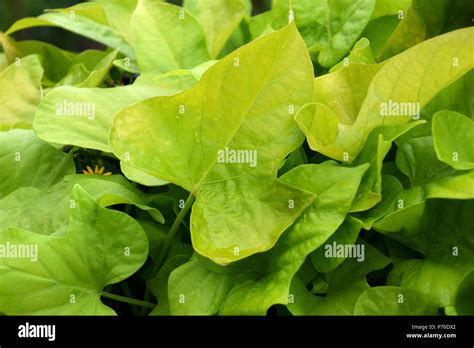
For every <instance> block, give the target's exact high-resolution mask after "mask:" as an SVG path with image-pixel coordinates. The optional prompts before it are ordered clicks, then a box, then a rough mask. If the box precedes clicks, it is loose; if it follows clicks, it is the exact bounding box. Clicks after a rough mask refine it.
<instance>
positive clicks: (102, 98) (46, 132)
mask: <svg viewBox="0 0 474 348" xmlns="http://www.w3.org/2000/svg"><path fill="white" fill-rule="evenodd" d="M181 76H182V77H181ZM184 79H185V80H184ZM183 80H184V81H185V82H186V83H185V84H182V83H181V82H182V81H183ZM192 81H194V82H190V80H189V75H184V74H183V75H180V76H178V77H177V78H173V79H172V80H171V79H167V78H161V79H155V80H154V81H153V82H150V83H147V84H134V85H130V86H125V87H116V88H75V87H59V88H55V89H54V90H52V91H51V92H50V93H48V94H47V95H46V97H45V98H44V99H43V101H42V103H41V104H40V105H39V107H38V110H37V112H36V117H35V122H34V125H33V126H34V129H35V132H36V134H37V135H38V137H40V138H41V139H43V140H45V141H48V142H52V143H58V144H67V145H76V146H81V147H85V148H90V149H97V150H101V151H105V152H112V149H111V148H110V145H109V142H108V133H109V130H110V128H111V126H112V120H113V118H114V116H115V114H116V113H117V112H118V111H119V110H121V109H122V108H124V107H126V106H128V105H131V104H133V103H136V102H139V101H142V100H144V99H147V98H150V97H154V96H157V95H173V94H176V93H178V92H181V91H182V88H183V87H185V86H190V85H191V83H195V80H192ZM187 88H189V87H187Z"/></svg>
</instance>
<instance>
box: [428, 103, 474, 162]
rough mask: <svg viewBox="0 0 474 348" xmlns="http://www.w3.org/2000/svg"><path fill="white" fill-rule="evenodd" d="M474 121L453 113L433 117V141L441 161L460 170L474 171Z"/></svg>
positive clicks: (439, 113)
mask: <svg viewBox="0 0 474 348" xmlns="http://www.w3.org/2000/svg"><path fill="white" fill-rule="evenodd" d="M473 139H474V121H473V120H472V119H470V118H468V117H466V116H464V115H462V114H459V113H457V112H453V111H438V112H437V113H436V114H434V115H433V141H434V148H435V150H436V154H437V155H438V158H439V160H440V161H442V162H444V163H447V164H449V165H450V166H451V167H453V168H455V169H459V170H465V169H474V141H473Z"/></svg>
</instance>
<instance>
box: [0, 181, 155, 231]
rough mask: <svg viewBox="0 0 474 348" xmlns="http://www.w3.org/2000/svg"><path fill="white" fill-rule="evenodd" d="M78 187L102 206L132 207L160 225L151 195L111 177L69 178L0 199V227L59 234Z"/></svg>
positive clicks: (25, 188)
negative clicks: (149, 216)
mask: <svg viewBox="0 0 474 348" xmlns="http://www.w3.org/2000/svg"><path fill="white" fill-rule="evenodd" d="M76 183H77V184H80V185H81V186H82V187H83V188H84V190H86V191H87V192H88V193H89V194H90V195H92V197H94V199H95V200H96V201H97V202H98V203H99V204H100V205H102V206H110V205H115V204H133V205H135V206H137V207H138V208H140V209H143V210H145V211H148V212H149V213H150V214H151V215H152V216H153V217H154V218H155V220H157V221H159V222H161V223H163V222H164V218H163V215H161V213H160V211H159V210H158V209H156V208H153V207H151V206H149V205H147V204H148V201H149V200H150V199H151V197H150V196H148V195H146V194H144V193H143V192H141V191H140V190H138V189H136V188H135V187H134V186H133V185H131V184H130V183H129V182H128V181H127V180H126V179H125V178H124V177H122V176H120V175H113V176H109V177H104V176H99V175H83V174H80V175H71V176H67V177H65V178H64V180H63V181H61V182H60V183H58V184H57V185H55V186H52V187H50V188H48V189H44V190H40V189H37V188H33V187H23V188H20V189H18V190H16V191H14V192H13V193H11V194H10V195H8V196H6V197H5V198H3V199H1V200H0V226H2V227H3V228H6V227H15V228H21V229H25V230H28V231H32V232H35V233H38V234H52V233H56V234H62V233H65V232H66V230H67V227H68V224H69V223H70V221H69V210H70V207H73V206H75V205H76V204H77V203H76V202H74V201H73V200H72V198H71V190H72V188H73V187H74V185H75V184H76Z"/></svg>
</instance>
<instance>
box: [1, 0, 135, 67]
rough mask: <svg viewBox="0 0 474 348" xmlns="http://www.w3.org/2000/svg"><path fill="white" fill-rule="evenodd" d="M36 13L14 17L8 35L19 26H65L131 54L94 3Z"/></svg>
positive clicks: (102, 11) (131, 50)
mask: <svg viewBox="0 0 474 348" xmlns="http://www.w3.org/2000/svg"><path fill="white" fill-rule="evenodd" d="M51 11H52V12H48V13H45V14H42V15H40V16H38V17H26V18H22V19H20V20H18V21H16V22H15V23H14V24H13V25H12V26H11V27H10V28H9V29H8V30H7V31H6V32H5V34H6V35H11V34H13V33H15V32H17V31H19V30H24V29H29V28H34V27H43V26H52V27H60V28H63V29H65V30H69V31H71V32H73V33H76V34H79V35H82V36H85V37H87V38H89V39H92V40H95V41H97V42H100V43H102V44H104V45H106V46H109V47H112V48H118V49H119V51H120V52H122V53H123V54H125V55H126V56H128V57H130V58H135V53H134V50H133V48H132V47H131V46H130V45H129V44H128V43H127V42H126V41H125V40H124V39H123V37H122V36H121V35H120V34H119V33H118V32H116V31H115V30H114V29H112V28H111V27H110V26H109V24H108V21H107V18H106V15H105V12H104V10H103V8H102V6H100V5H99V4H97V3H82V4H78V5H75V6H72V7H69V8H63V9H55V10H51Z"/></svg>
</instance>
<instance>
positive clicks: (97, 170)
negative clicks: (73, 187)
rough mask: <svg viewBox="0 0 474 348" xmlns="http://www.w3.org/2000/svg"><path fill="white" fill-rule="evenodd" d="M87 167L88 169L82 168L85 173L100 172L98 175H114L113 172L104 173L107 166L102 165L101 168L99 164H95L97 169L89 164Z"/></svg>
mask: <svg viewBox="0 0 474 348" xmlns="http://www.w3.org/2000/svg"><path fill="white" fill-rule="evenodd" d="M86 168H87V170H84V169H83V170H82V172H83V173H84V174H98V175H103V176H109V175H112V173H111V172H106V173H104V170H105V167H100V168H99V166H98V165H97V164H96V165H95V170H92V168H91V167H90V166H87V167H86ZM102 173H103V174H102Z"/></svg>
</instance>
